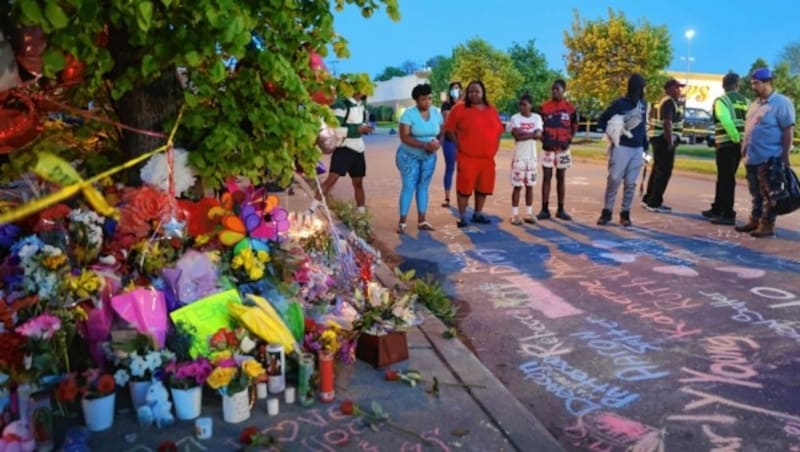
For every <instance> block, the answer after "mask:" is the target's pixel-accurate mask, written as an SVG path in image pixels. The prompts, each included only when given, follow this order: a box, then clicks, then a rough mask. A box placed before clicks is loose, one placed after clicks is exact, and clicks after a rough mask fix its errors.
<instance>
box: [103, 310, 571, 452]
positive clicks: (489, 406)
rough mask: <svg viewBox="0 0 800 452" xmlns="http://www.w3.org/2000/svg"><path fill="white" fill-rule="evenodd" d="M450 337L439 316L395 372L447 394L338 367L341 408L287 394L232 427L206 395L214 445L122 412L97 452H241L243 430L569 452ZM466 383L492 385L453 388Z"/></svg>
mask: <svg viewBox="0 0 800 452" xmlns="http://www.w3.org/2000/svg"><path fill="white" fill-rule="evenodd" d="M443 331H444V325H442V323H441V322H439V320H438V319H436V318H426V319H425V324H424V325H423V326H422V327H419V328H414V329H412V330H410V331H409V332H408V345H409V355H410V359H409V361H407V362H404V363H401V364H400V365H398V366H395V368H398V369H415V370H419V371H420V372H421V373H422V375H423V377H424V378H426V379H431V378H432V377H434V376H435V377H436V378H437V379H438V380H439V381H440V394H439V396H438V397H436V396H434V395H432V394H429V393H428V391H429V390H430V387H431V385H430V384H429V383H422V384H421V385H418V386H417V387H413V388H412V387H411V386H409V385H407V384H405V383H401V382H389V381H386V380H385V377H384V375H385V374H384V372H383V371H379V370H375V369H373V368H372V367H371V366H369V365H368V364H365V363H363V362H361V361H357V362H356V364H355V365H353V366H342V365H338V366H337V369H336V370H337V372H338V375H337V376H336V401H335V402H333V403H331V404H323V403H320V402H317V403H316V404H315V405H314V406H312V407H302V406H299V405H297V404H294V405H287V404H285V403H284V401H283V396H282V395H279V396H278V397H280V405H281V406H280V413H279V414H278V415H277V416H274V417H270V416H268V415H267V412H266V400H257V401H256V404H255V406H254V407H253V411H252V413H253V414H252V417H251V418H250V419H249V420H247V421H245V422H242V423H241V424H235V425H234V424H226V423H225V422H223V421H222V414H221V402H220V399H219V396H216V395H214V394H212V393H210V392H206V393H205V394H204V399H203V401H204V406H203V416H210V417H212V418H213V420H214V436H213V438H212V439H210V440H207V441H200V440H196V439H195V438H194V436H193V433H194V427H193V422H191V421H180V422H177V423H176V424H175V425H173V426H172V427H169V428H167V429H164V430H161V431H158V430H155V429H150V428H140V427H138V425H137V424H136V420H135V416H134V414H133V413H132V412H131V411H130V410H118V411H117V413H116V418H115V420H114V427H113V428H112V429H110V430H108V431H106V432H101V433H96V434H92V436H91V440H90V447H91V450H92V451H117V452H120V451H140V452H146V451H156V450H157V448H158V446H159V445H160V444H162V443H163V442H165V441H171V442H173V443H175V444H176V445H177V447H178V450H180V451H203V450H208V451H212V450H213V451H217V450H235V449H237V448H239V447H241V445H240V443H239V440H238V438H239V434H240V432H241V431H242V429H244V428H245V427H248V426H255V427H256V428H258V429H260V430H261V431H262V432H263V433H265V434H269V435H272V436H273V437H274V438H275V439H276V440H277V441H278V442H279V444H278V447H279V450H282V451H295V450H297V451H300V450H303V451H306V450H310V451H333V450H337V451H339V450H342V451H364V450H372V451H379V450H380V451H395V450H396V451H412V450H414V451H416V450H432V451H435V450H465V451H514V450H520V451H531V450H535V451H558V450H561V448H560V447H559V445H558V444H557V443H556V442H555V440H553V439H552V438H551V437H550V435H549V434H548V433H547V431H546V430H544V428H543V427H541V425H540V424H539V423H538V421H537V420H536V419H535V418H533V416H532V415H531V414H530V413H529V412H528V411H527V410H526V409H525V408H524V407H523V406H522V405H520V403H519V402H518V401H517V400H516V398H515V397H514V396H513V395H511V394H510V393H509V392H508V391H507V390H506V389H505V388H504V387H503V386H502V384H500V382H499V381H497V380H496V379H495V378H494V377H493V376H492V375H491V373H490V372H489V371H488V370H487V369H486V368H484V367H483V366H482V365H481V364H480V363H479V362H478V361H477V359H476V358H475V357H474V356H473V355H472V353H471V352H470V351H469V350H467V349H466V347H464V346H463V345H462V344H461V342H459V341H458V340H447V339H443V338H442V336H441V333H442V332H443ZM456 382H463V383H467V384H472V385H484V386H485V388H469V389H467V388H465V387H463V386H456V385H452V384H447V383H456ZM290 384H291V383H290ZM127 396H128V394H127V391H123V392H120V393H119V394H117V400H118V401H117V405H118V406H120V405H123V404H124V405H128V404H129V402H128V400H127ZM345 399H351V400H353V401H354V402H355V403H356V404H357V405H358V406H359V407H361V408H362V409H363V410H365V411H370V405H371V404H372V403H373V402H377V403H378V404H380V406H381V408H382V409H383V411H384V412H385V413H386V414H388V415H389V420H390V422H391V423H392V424H393V425H395V426H397V428H394V427H389V426H386V425H382V426H380V427H379V428H378V430H377V431H373V430H371V429H370V428H369V427H368V425H367V424H366V422H364V421H363V420H362V419H360V418H358V417H352V416H345V415H343V414H341V411H340V402H341V401H342V400H345ZM402 430H405V431H407V432H404V431H402ZM417 435H419V436H417ZM130 439H133V441H128V440H130Z"/></svg>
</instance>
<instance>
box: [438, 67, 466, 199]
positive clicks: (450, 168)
mask: <svg viewBox="0 0 800 452" xmlns="http://www.w3.org/2000/svg"><path fill="white" fill-rule="evenodd" d="M460 100H462V89H461V82H458V81H455V82H452V83H450V86H449V87H448V88H447V100H446V101H444V103H442V117H443V118H444V119H445V121H446V120H447V114H448V113H450V110H452V109H453V107H455V106H456V104H457V103H458V102H459V101H460ZM442 153H443V154H444V202H443V203H442V207H450V188H452V186H453V173H455V171H456V143H455V141H451V140H450V139H448V138H447V136H445V137H444V140H442Z"/></svg>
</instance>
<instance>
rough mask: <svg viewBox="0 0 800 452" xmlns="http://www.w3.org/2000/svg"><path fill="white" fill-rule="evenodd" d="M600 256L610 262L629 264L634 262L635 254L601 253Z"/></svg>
mask: <svg viewBox="0 0 800 452" xmlns="http://www.w3.org/2000/svg"><path fill="white" fill-rule="evenodd" d="M600 256H602V257H605V258H606V259H611V260H612V261H615V262H619V263H620V264H629V263H631V262H634V261H635V260H636V255H635V254H625V253H601V254H600Z"/></svg>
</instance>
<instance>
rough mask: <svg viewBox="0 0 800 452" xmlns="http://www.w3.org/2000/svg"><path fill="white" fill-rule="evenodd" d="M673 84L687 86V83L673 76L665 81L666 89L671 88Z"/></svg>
mask: <svg viewBox="0 0 800 452" xmlns="http://www.w3.org/2000/svg"><path fill="white" fill-rule="evenodd" d="M673 86H680V87H684V86H686V84H685V83H681V82H679V81H677V80H675V79H674V78H671V79H669V80H667V83H664V89H670V88H672V87H673Z"/></svg>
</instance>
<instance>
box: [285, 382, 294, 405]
mask: <svg viewBox="0 0 800 452" xmlns="http://www.w3.org/2000/svg"><path fill="white" fill-rule="evenodd" d="M283 401H284V402H286V403H287V404H292V403H294V387H293V386H288V387H287V388H286V392H284V393H283Z"/></svg>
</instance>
